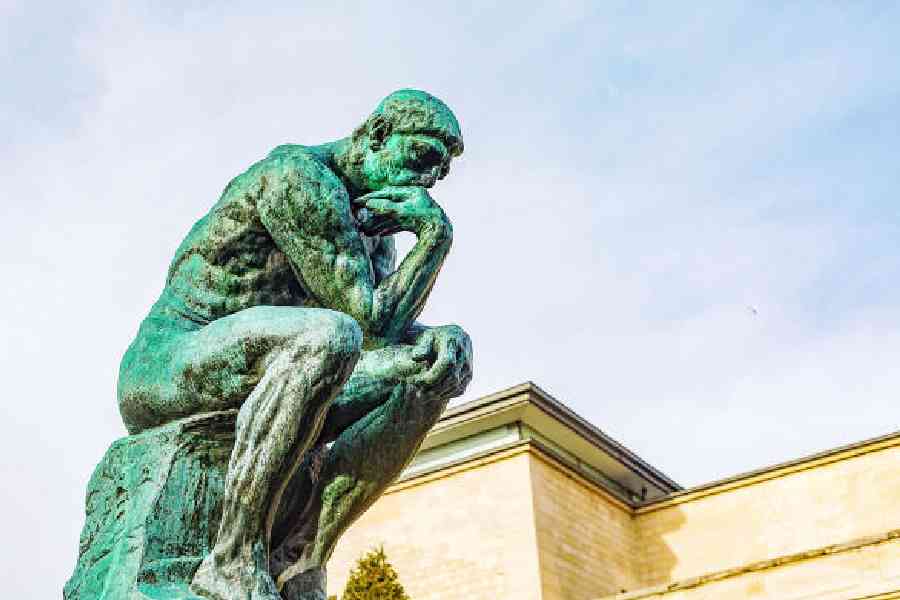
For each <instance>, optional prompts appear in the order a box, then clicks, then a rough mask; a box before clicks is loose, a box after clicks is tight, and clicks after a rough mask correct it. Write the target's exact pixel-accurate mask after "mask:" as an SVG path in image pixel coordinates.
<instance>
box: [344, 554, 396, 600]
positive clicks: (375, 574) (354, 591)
mask: <svg viewBox="0 0 900 600" xmlns="http://www.w3.org/2000/svg"><path fill="white" fill-rule="evenodd" d="M341 600H410V599H409V596H407V595H406V590H404V589H403V586H402V585H401V584H400V580H399V578H398V577H397V571H395V570H394V567H392V566H391V563H389V562H388V561H387V556H385V554H384V548H378V549H377V550H371V551H370V552H368V553H367V554H366V555H365V556H363V557H362V558H360V559H359V560H358V561H356V567H355V568H354V569H353V570H352V571H351V572H350V577H349V578H348V579H347V586H346V587H345V588H344V594H343V596H341Z"/></svg>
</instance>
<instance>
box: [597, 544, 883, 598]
mask: <svg viewBox="0 0 900 600" xmlns="http://www.w3.org/2000/svg"><path fill="white" fill-rule="evenodd" d="M822 550H824V549H822ZM660 587H661V588H665V587H666V586H660ZM674 587H675V589H659V590H647V591H645V592H641V593H636V594H625V595H619V596H614V597H612V598H611V599H610V600H707V599H713V598H714V599H716V600H745V599H746V600H812V599H815V600H887V599H888V598H900V539H898V538H897V537H893V538H892V539H888V540H884V539H875V540H872V539H863V540H858V541H857V543H856V544H854V545H851V546H850V547H845V548H829V549H828V550H827V551H823V552H820V553H816V554H815V555H814V556H812V557H809V558H805V557H804V556H802V555H800V556H791V557H781V558H780V559H779V560H773V561H768V562H767V564H761V565H760V564H758V565H752V566H750V567H749V568H747V569H746V570H743V571H742V570H735V571H732V572H725V573H717V574H711V575H710V576H707V577H703V578H699V580H687V581H684V582H681V583H680V584H676V585H675V586H674Z"/></svg>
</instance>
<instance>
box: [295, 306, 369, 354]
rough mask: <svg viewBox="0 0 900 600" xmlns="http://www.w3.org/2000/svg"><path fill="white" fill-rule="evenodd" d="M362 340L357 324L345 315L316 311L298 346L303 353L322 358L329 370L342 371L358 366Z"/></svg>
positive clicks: (299, 337)
mask: <svg viewBox="0 0 900 600" xmlns="http://www.w3.org/2000/svg"><path fill="white" fill-rule="evenodd" d="M362 340H363V333H362V330H361V329H360V327H359V325H358V324H357V322H356V321H354V320H353V319H352V318H350V317H348V316H347V315H345V314H343V313H341V312H337V311H333V310H324V309H323V310H318V311H316V313H315V316H314V317H313V318H312V323H310V324H309V328H308V329H307V330H306V331H304V332H303V333H301V334H300V335H298V336H297V338H296V339H295V347H297V348H298V349H302V350H303V352H302V354H307V353H309V352H312V353H313V354H314V355H316V356H320V357H321V358H322V360H323V362H325V363H326V364H327V365H328V367H329V368H339V367H341V366H343V365H348V364H350V365H355V364H356V361H357V360H358V359H359V356H360V353H361V352H362ZM298 358H302V357H299V356H298Z"/></svg>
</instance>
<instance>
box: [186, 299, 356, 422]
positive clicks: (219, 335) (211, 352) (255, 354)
mask: <svg viewBox="0 0 900 600" xmlns="http://www.w3.org/2000/svg"><path fill="white" fill-rule="evenodd" d="M336 319H346V317H345V316H344V315H341V314H340V313H335V312H334V311H330V310H324V309H318V308H302V307H285V306H256V307H253V308H248V309H245V310H242V311H240V312H237V313H234V314H233V315H229V316H227V317H224V318H222V319H218V320H216V321H213V322H212V323H210V324H208V325H206V326H205V327H203V329H200V330H199V331H196V332H192V333H189V334H187V335H186V336H185V337H184V339H182V340H181V344H179V346H178V347H177V348H176V349H175V351H174V353H173V354H174V360H173V364H172V367H173V374H172V375H173V379H172V380H173V383H174V385H175V389H176V395H177V396H178V397H181V398H186V399H187V398H189V399H190V401H191V402H192V403H193V404H194V406H195V409H194V410H195V411H211V410H224V409H228V408H238V407H240V406H241V404H242V403H243V402H244V400H245V399H246V398H247V396H248V395H249V394H250V392H251V391H252V390H253V388H254V387H255V386H256V384H257V383H258V382H259V380H260V378H261V377H262V375H263V373H264V372H265V362H266V360H267V359H268V358H269V357H270V356H272V355H273V353H276V352H279V351H282V350H283V349H284V348H286V347H287V346H288V345H290V344H292V343H293V342H294V341H295V340H297V339H299V338H304V339H311V340H315V339H316V333H317V332H320V331H333V330H334V321H335V320H336ZM313 343H314V342H313Z"/></svg>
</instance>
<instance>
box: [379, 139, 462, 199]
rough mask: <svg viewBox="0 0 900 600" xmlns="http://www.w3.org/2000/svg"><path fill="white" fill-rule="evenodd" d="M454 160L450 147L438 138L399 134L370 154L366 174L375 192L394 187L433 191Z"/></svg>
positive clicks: (385, 141)
mask: <svg viewBox="0 0 900 600" xmlns="http://www.w3.org/2000/svg"><path fill="white" fill-rule="evenodd" d="M451 160H452V157H451V156H450V152H449V151H448V150H447V147H446V146H445V145H444V144H443V143H442V142H441V141H440V140H439V139H437V138H435V137H431V136H427V135H418V134H408V133H395V134H391V135H390V136H388V138H387V139H386V140H384V142H383V143H382V144H381V147H380V148H378V149H377V150H372V149H371V148H369V149H368V150H367V151H366V158H365V162H364V164H363V171H364V174H365V178H366V183H367V186H368V187H369V189H372V190H379V189H381V188H384V187H387V186H394V185H396V186H404V185H405V186H422V187H426V188H430V187H432V186H433V185H434V184H435V183H436V182H437V180H438V179H443V178H444V177H446V175H447V173H448V172H449V171H450V161H451Z"/></svg>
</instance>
